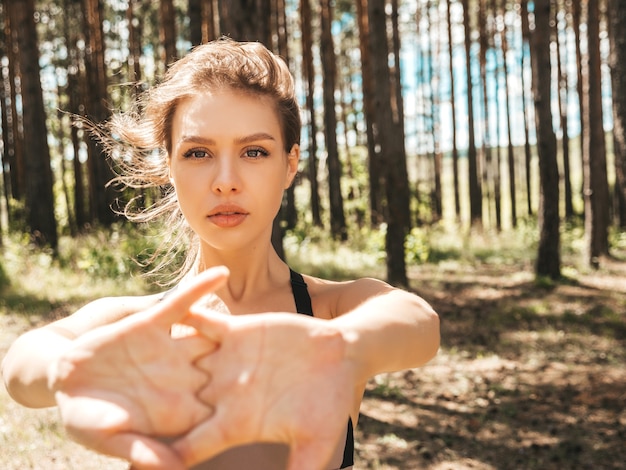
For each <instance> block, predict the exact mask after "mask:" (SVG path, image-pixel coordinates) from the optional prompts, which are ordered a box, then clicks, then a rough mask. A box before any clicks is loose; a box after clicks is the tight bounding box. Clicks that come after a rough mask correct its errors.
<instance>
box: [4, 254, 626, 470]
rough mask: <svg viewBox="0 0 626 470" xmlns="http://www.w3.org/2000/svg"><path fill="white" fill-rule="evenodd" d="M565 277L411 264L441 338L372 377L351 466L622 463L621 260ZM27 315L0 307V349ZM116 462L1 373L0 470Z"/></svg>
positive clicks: (625, 304) (624, 279) (625, 414)
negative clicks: (413, 363)
mask: <svg viewBox="0 0 626 470" xmlns="http://www.w3.org/2000/svg"><path fill="white" fill-rule="evenodd" d="M570 278H571V279H575V280H571V281H565V282H562V283H559V284H557V285H552V286H541V285H537V283H535V282H534V281H533V276H532V274H531V273H530V270H529V269H527V268H520V267H514V266H508V267H507V266H505V267H498V268H494V267H489V266H479V267H475V268H468V267H467V266H465V267H459V266H454V265H451V266H447V267H446V266H442V265H440V266H437V267H431V268H429V267H425V268H420V269H419V270H416V271H415V272H413V273H412V285H413V286H414V287H415V289H416V291H417V292H418V293H420V294H421V295H422V296H423V297H425V298H426V299H427V300H428V301H430V302H431V303H432V304H433V306H434V307H435V309H436V310H437V311H438V313H439V314H440V317H441V325H442V348H441V351H440V353H439V355H438V356H437V357H436V358H435V359H434V360H433V361H431V362H430V363H429V364H428V365H426V366H424V367H422V368H420V369H414V370H409V371H404V372H398V373H393V374H384V375H380V376H378V377H376V378H375V379H374V380H372V381H371V383H370V384H369V386H368V389H367V392H366V397H365V400H364V403H363V407H362V416H361V418H360V421H359V426H358V429H357V433H356V440H357V445H356V457H357V462H356V466H355V468H357V469H379V470H382V469H385V470H387V469H403V470H411V469H430V470H444V469H542V470H543V469H594V470H595V469H620V468H626V347H625V341H626V316H625V315H626V263H618V262H609V263H608V264H605V265H604V267H603V269H602V270H601V271H600V272H598V273H589V274H584V273H576V275H575V276H570ZM58 308H59V309H61V310H63V309H64V308H67V306H58ZM37 321H39V319H37V318H35V319H29V318H28V317H25V316H23V315H10V314H0V355H2V354H3V353H4V352H5V351H6V348H7V347H8V346H9V344H10V343H11V341H12V340H13V339H14V338H15V337H16V336H17V335H18V334H19V333H21V332H22V331H25V330H26V329H28V328H31V327H32V324H33V323H36V322H37ZM124 468H126V465H125V464H124V463H123V462H119V461H116V460H113V459H108V458H106V457H102V456H97V455H94V454H92V453H91V452H89V451H87V450H84V449H82V448H81V447H80V446H78V445H76V444H74V443H72V442H70V441H68V440H67V439H66V438H65V437H64V435H63V431H62V429H60V428H59V426H58V423H57V420H56V412H55V410H28V409H25V408H22V407H20V406H19V405H17V404H15V403H14V402H12V401H11V400H10V398H9V397H8V396H7V393H6V390H5V389H4V388H3V387H2V386H0V469H1V470H26V469H37V470H57V469H58V470H61V469H63V470H66V469H80V470H96V469H112V470H117V469H124Z"/></svg>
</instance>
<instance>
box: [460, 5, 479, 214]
mask: <svg viewBox="0 0 626 470" xmlns="http://www.w3.org/2000/svg"><path fill="white" fill-rule="evenodd" d="M461 3H462V4H463V27H464V29H465V67H466V70H467V73H466V78H467V127H468V129H467V132H468V147H467V161H468V169H469V175H468V181H469V198H470V223H471V225H472V226H482V218H483V195H482V189H481V186H480V179H479V177H478V155H477V152H476V138H475V134H474V132H475V131H474V93H473V84H472V54H471V47H472V36H471V35H472V30H471V27H470V10H469V0H462V2H461Z"/></svg>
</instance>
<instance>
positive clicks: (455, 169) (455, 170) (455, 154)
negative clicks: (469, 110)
mask: <svg viewBox="0 0 626 470" xmlns="http://www.w3.org/2000/svg"><path fill="white" fill-rule="evenodd" d="M451 5H452V0H446V12H447V18H448V58H449V62H448V69H449V73H450V108H451V113H452V117H451V119H452V123H451V124H452V177H453V185H454V213H455V215H456V218H457V220H460V219H461V198H460V193H459V149H458V146H457V124H456V118H457V116H456V95H455V93H454V83H455V80H454V57H453V54H454V44H453V39H452V38H453V36H452V13H451Z"/></svg>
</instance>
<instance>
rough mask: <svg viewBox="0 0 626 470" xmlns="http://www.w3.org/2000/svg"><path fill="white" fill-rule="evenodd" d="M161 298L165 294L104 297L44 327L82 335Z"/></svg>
mask: <svg viewBox="0 0 626 470" xmlns="http://www.w3.org/2000/svg"><path fill="white" fill-rule="evenodd" d="M161 298H163V294H150V295H138V296H123V297H103V298H100V299H97V300H94V301H92V302H89V303H88V304H86V305H85V306H83V307H81V308H80V309H79V310H77V311H76V312H75V313H73V314H72V315H69V316H67V317H65V318H62V319H60V320H57V321H55V322H53V323H50V324H49V325H47V326H46V327H44V328H53V329H56V330H63V331H64V332H66V333H67V334H70V335H71V336H75V337H76V336H80V335H82V334H83V333H85V332H87V331H89V330H92V329H94V328H97V327H99V326H103V325H107V324H109V323H113V322H115V321H118V320H121V319H122V318H124V317H127V316H129V315H132V314H133V313H137V312H141V311H143V310H147V309H149V308H150V307H152V306H154V305H156V304H157V303H158V302H159V301H160V300H161Z"/></svg>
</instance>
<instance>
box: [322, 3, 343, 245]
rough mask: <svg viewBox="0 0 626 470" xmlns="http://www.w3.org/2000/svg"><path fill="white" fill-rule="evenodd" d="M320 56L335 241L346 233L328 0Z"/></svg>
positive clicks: (335, 77) (324, 13)
mask: <svg viewBox="0 0 626 470" xmlns="http://www.w3.org/2000/svg"><path fill="white" fill-rule="evenodd" d="M320 7H321V10H320V12H321V39H320V56H321V62H322V79H323V86H322V92H323V97H324V136H325V138H326V165H327V167H328V193H329V201H330V233H331V234H332V236H333V238H335V239H337V240H347V238H348V232H347V226H346V218H345V214H344V207H343V195H342V194H341V177H342V168H341V161H340V160H339V149H338V147H337V114H336V112H335V90H336V86H335V82H336V79H337V70H336V57H335V49H334V43H333V36H332V31H331V24H332V10H331V6H330V1H329V0H321V2H320Z"/></svg>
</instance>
